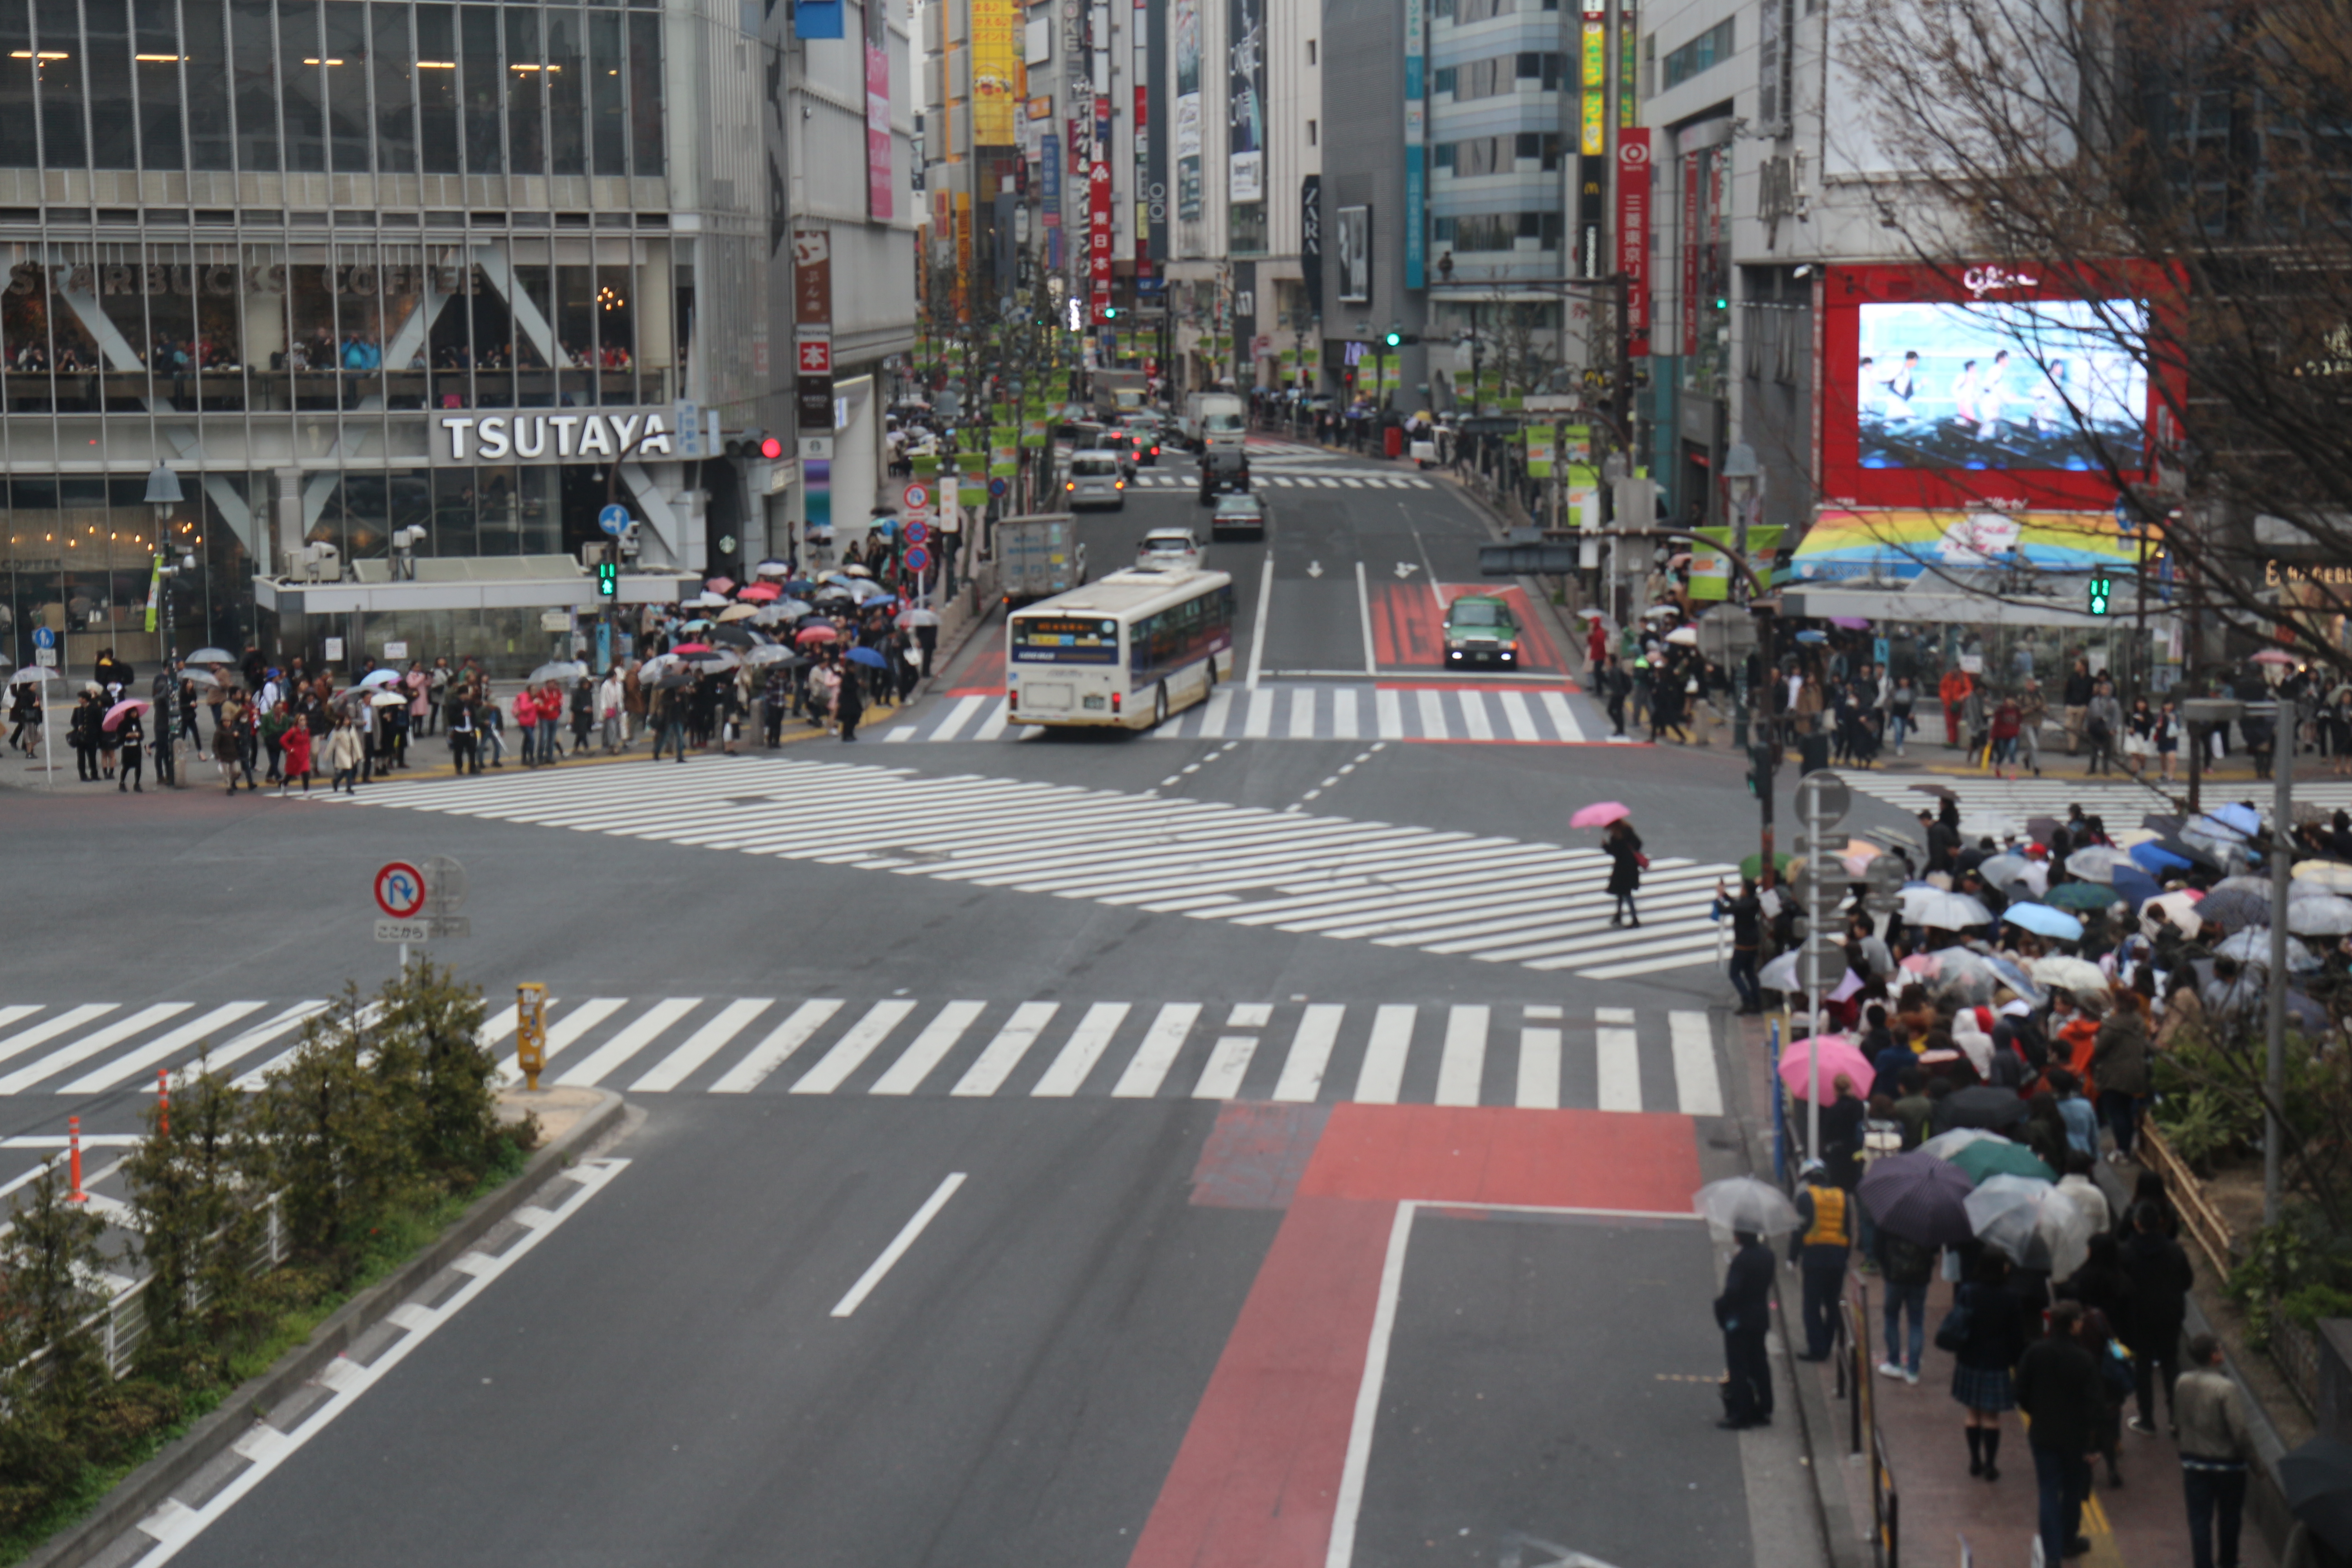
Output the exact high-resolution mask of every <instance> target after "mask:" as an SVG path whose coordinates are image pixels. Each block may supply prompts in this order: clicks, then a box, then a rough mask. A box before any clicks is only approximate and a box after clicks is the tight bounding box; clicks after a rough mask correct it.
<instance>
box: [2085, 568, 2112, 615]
mask: <svg viewBox="0 0 2352 1568" xmlns="http://www.w3.org/2000/svg"><path fill="white" fill-rule="evenodd" d="M2115 586H2116V585H2115V583H2114V580H2113V579H2111V578H2106V577H2094V578H2092V579H2091V614H2093V615H2095V616H2104V615H2105V614H2106V613H2107V601H2108V600H2109V599H2110V598H2111V597H2113V596H2114V594H2115Z"/></svg>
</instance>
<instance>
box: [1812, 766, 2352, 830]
mask: <svg viewBox="0 0 2352 1568" xmlns="http://www.w3.org/2000/svg"><path fill="white" fill-rule="evenodd" d="M2315 761H2316V759H2301V758H2299V759H2297V769H2296V771H2297V773H2298V774H2300V773H2301V772H2302V770H2303V769H2305V768H2308V767H2311V766H2313V765H2314V763H2315ZM2042 767H2043V769H2044V770H2045V776H2043V777H2042V778H2038V779H2036V778H2023V779H1996V778H1992V777H1990V776H1987V775H1984V774H1977V773H1962V774H1957V775H1952V774H1935V775H1930V776H1926V777H1922V776H1921V775H1919V774H1917V773H1879V772H1876V771H1874V770H1869V769H1861V768H1851V769H1840V770H1839V773H1838V776H1839V777H1840V778H1843V780H1845V782H1846V783H1847V784H1851V785H1852V786H1853V787H1854V788H1855V789H1858V790H1860V791H1862V792H1863V793H1864V795H1874V796H1875V797H1876V798H1878V799H1880V800H1883V801H1885V802H1886V803H1887V804H1888V805H1895V806H1900V807H1901V808H1902V809H1904V810H1905V811H1918V810H1921V809H1922V808H1926V809H1929V810H1932V809H1934V807H1935V805H1936V800H1937V797H1936V796H1935V795H1931V794H1929V793H1928V787H1929V786H1932V787H1934V788H1935V789H1938V790H1946V789H1948V790H1950V791H1951V792H1952V795H1954V797H1955V798H1956V799H1957V801H1958V805H1959V808H1960V815H1961V816H1971V815H1973V814H1976V813H1979V812H1983V813H1988V814H1992V815H1998V816H2007V817H2011V818H2015V819H2017V820H2019V821H2020V822H2022V820H2023V819H2024V818H2026V817H2029V816H2058V817H2063V816H2065V814H2066V811H2067V808H2068V807H2070V806H2073V805H2077V804H2080V805H2081V806H2082V807H2083V809H2084V812H2086V813H2089V814H2090V815H2092V816H2100V817H2104V818H2105V821H2106V824H2107V831H2108V832H2110V833H2118V832H2121V831H2123V830H2124V829H2125V828H2127V827H2137V826H2139V819H2140V818H2141V817H2142V816H2146V815H2147V814H2148V813H2149V812H2163V813H2169V812H2170V811H2171V810H2172V807H2171V806H2170V805H2168V804H2167V802H2166V798H2165V797H2166V795H2167V794H2171V795H2184V796H2185V795H2187V794H2188V793H2189V783H2188V780H2187V778H2186V776H2183V777H2181V778H2177V779H2174V780H2173V781H2172V782H2171V783H2170V784H2164V783H2163V782H2162V781H2160V780H2159V781H2154V785H2155V787H2150V785H2149V784H2136V783H2134V782H2132V781H2131V780H2129V779H2125V780H2121V781H2117V780H2114V779H2108V778H2093V779H2085V778H2084V777H2082V776H2081V773H2080V767H2081V763H2079V761H2077V760H2076V759H2072V758H2068V757H2066V756H2065V755H2064V753H2063V752H2054V751H2052V750H2050V749H2049V748H2046V747H2045V748H2044V749H2043V751H2042ZM2059 767H2065V768H2066V769H2067V772H2068V773H2069V775H2070V776H2068V777H2065V778H2057V777H2052V776H2048V771H2054V770H2055V769H2056V768H2059ZM2184 775H2185V768H2184ZM2271 788H2272V786H2271V784H2270V781H2268V780H2267V779H2265V780H2263V782H2261V783H2259V784H2256V783H2251V782H2248V781H2246V780H2239V781H2237V782H2235V783H2231V784H2216V783H2214V782H2213V781H2211V780H2210V779H2209V780H2207V781H2206V782H2205V785H2204V789H2203V792H2202V794H2203V798H2204V800H2205V801H2206V803H2207V804H2208V805H2218V804H2220V803H2221V802H2223V801H2231V800H2251V801H2252V802H2253V804H2254V805H2255V806H2256V808H2258V809H2259V810H2261V811H2263V812H2265V813H2267V812H2268V811H2269V810H2270V806H2271ZM2294 798H2295V800H2296V802H2297V803H2298V804H2301V803H2304V802H2308V803H2310V804H2312V805H2317V806H2321V807H2323V808H2325V809H2326V810H2329V811H2336V810H2352V779H2338V778H2314V779H2305V778H2303V777H2300V776H2298V777H2297V778H2296V779H2295V780H2294Z"/></svg>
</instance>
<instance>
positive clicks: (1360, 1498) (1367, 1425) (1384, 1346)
mask: <svg viewBox="0 0 2352 1568" xmlns="http://www.w3.org/2000/svg"><path fill="white" fill-rule="evenodd" d="M1418 1206H1419V1205H1415V1204H1412V1203H1402V1204H1399V1205H1397V1210H1396V1220H1395V1222H1394V1223H1393V1224H1392V1225H1391V1226H1390V1227H1389V1252H1388V1257H1387V1258H1385V1259H1384V1260H1383V1261H1382V1262H1381V1294H1380V1302H1379V1305H1377V1306H1376V1307H1374V1308H1373V1309H1372V1332H1371V1338H1370V1343H1368V1344H1367V1345H1366V1346H1365V1349H1364V1380H1363V1381H1362V1382H1361V1383H1360V1384H1357V1385H1356V1413H1355V1416H1354V1418H1353V1419H1352V1420H1350V1421H1349V1424H1348V1457H1347V1458H1346V1460H1345V1461H1344V1462H1342V1464H1341V1465H1340V1468H1339V1499H1338V1501H1337V1503H1336V1506H1335V1507H1334V1508H1333V1510H1332V1517H1331V1543H1330V1545H1329V1547H1328V1549H1327V1550H1326V1551H1325V1553H1324V1557H1323V1562H1324V1568H1349V1565H1350V1564H1351V1563H1354V1562H1355V1559H1356V1521H1357V1520H1358V1519H1359V1518H1360V1517H1361V1515H1362V1513H1363V1510H1364V1475H1365V1472H1366V1471H1368V1470H1369V1469H1370V1468H1371V1463H1372V1427H1373V1426H1374V1425H1375V1424H1376V1423H1377V1422H1378V1421H1379V1419H1380V1414H1381V1383H1382V1382H1384V1381H1385V1380H1386V1379H1387V1377H1388V1371H1389V1341H1390V1339H1391V1336H1393V1335H1394V1333H1395V1331H1396V1312H1397V1294H1398V1291H1399V1289H1401V1288H1402V1285H1403V1283H1404V1249H1405V1243H1406V1242H1407V1241H1408V1240H1409V1239H1411V1237H1412V1219H1413V1214H1414V1212H1415V1210H1416V1209H1417V1208H1418Z"/></svg>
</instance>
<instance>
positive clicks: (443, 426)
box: [433, 409, 673, 463]
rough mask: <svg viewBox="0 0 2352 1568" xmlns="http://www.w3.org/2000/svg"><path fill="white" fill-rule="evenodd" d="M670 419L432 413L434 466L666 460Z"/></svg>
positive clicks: (626, 415)
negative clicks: (439, 464)
mask: <svg viewBox="0 0 2352 1568" xmlns="http://www.w3.org/2000/svg"><path fill="white" fill-rule="evenodd" d="M670 436H671V431H670V415H669V411H668V410H667V409H664V410H662V411H661V412H659V413H651V412H647V413H634V414H632V413H618V412H615V413H609V414H599V413H588V412H584V411H583V412H581V413H572V414H565V413H550V414H532V413H514V414H436V416H434V419H433V460H434V461H435V462H436V463H585V462H593V461H595V460H597V459H599V458H603V459H606V460H621V461H626V460H628V459H631V458H667V457H670V456H672V455H673V453H672V448H671V446H670Z"/></svg>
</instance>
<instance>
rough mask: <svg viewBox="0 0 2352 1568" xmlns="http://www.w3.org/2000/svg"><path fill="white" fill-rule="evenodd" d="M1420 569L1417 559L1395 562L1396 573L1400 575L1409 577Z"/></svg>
mask: <svg viewBox="0 0 2352 1568" xmlns="http://www.w3.org/2000/svg"><path fill="white" fill-rule="evenodd" d="M1420 570H1421V563H1419V562H1417V561H1400V562H1398V563H1396V574H1397V575H1398V576H1400V577H1410V576H1412V574H1414V573H1416V572H1418V571H1420Z"/></svg>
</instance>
